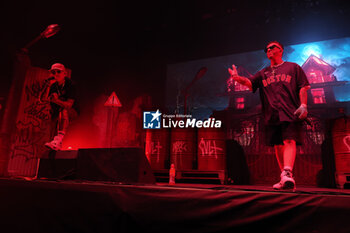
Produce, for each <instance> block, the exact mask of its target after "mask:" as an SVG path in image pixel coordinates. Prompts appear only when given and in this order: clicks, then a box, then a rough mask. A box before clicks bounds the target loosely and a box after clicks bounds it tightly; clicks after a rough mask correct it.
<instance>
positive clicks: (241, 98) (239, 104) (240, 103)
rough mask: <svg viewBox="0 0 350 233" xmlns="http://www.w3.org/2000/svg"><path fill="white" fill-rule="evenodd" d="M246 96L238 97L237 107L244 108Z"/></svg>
mask: <svg viewBox="0 0 350 233" xmlns="http://www.w3.org/2000/svg"><path fill="white" fill-rule="evenodd" d="M244 102H245V99H244V97H238V98H236V109H244Z"/></svg>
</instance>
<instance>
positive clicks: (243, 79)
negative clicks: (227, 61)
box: [228, 65, 253, 91]
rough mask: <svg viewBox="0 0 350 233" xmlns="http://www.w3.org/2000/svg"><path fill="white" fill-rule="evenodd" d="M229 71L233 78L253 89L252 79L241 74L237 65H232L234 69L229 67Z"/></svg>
mask: <svg viewBox="0 0 350 233" xmlns="http://www.w3.org/2000/svg"><path fill="white" fill-rule="evenodd" d="M228 72H229V73H230V75H231V77H232V78H233V80H235V81H236V82H238V83H239V84H242V85H244V86H246V87H248V88H249V90H251V91H253V87H252V82H251V81H250V79H249V78H246V77H243V76H239V75H238V73H237V69H236V66H235V65H232V69H230V68H228Z"/></svg>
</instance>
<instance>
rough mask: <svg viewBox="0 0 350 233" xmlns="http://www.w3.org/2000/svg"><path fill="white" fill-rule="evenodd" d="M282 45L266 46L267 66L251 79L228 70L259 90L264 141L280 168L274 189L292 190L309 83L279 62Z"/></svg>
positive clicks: (294, 68)
mask: <svg viewBox="0 0 350 233" xmlns="http://www.w3.org/2000/svg"><path fill="white" fill-rule="evenodd" d="M283 49H284V48H283V45H282V44H281V43H279V42H278V41H272V42H270V43H268V44H267V46H266V48H265V53H266V55H267V58H268V59H269V60H270V63H271V65H270V66H268V67H266V68H264V69H262V70H260V71H259V72H257V73H256V74H255V75H254V76H253V77H252V78H246V77H242V76H239V75H238V74H237V70H236V67H235V66H234V65H232V69H230V68H229V69H228V71H229V73H230V74H231V76H232V78H233V79H234V80H235V81H237V82H238V83H240V84H242V85H245V86H247V87H248V88H249V89H250V90H251V91H253V92H255V91H256V90H257V89H258V88H259V92H260V100H261V103H262V110H263V115H264V120H265V126H266V129H265V130H266V137H265V138H266V139H267V144H268V145H269V146H274V148H275V154H276V158H277V161H278V164H279V167H280V169H281V180H280V181H279V182H278V183H277V184H275V185H273V188H274V189H293V190H294V189H295V187H296V186H295V180H294V178H293V173H292V171H293V166H294V161H295V157H296V144H297V143H298V144H301V138H300V131H301V128H302V120H304V119H306V117H307V114H308V112H307V90H308V89H309V88H310V84H309V82H308V80H307V77H306V75H305V73H304V71H303V70H302V68H301V67H300V66H299V65H298V64H296V63H292V62H285V61H283V60H282V55H283Z"/></svg>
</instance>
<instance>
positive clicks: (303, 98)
mask: <svg viewBox="0 0 350 233" xmlns="http://www.w3.org/2000/svg"><path fill="white" fill-rule="evenodd" d="M309 89H310V86H305V87H302V88H301V89H300V91H299V98H300V103H301V104H305V105H306V106H307V90H309Z"/></svg>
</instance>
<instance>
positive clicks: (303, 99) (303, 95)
mask: <svg viewBox="0 0 350 233" xmlns="http://www.w3.org/2000/svg"><path fill="white" fill-rule="evenodd" d="M309 89H310V86H305V87H302V88H301V89H300V91H299V98H300V106H299V108H298V109H297V110H296V111H295V112H294V114H295V115H297V116H298V117H299V119H301V120H303V119H305V118H306V117H307V114H308V112H307V90H309Z"/></svg>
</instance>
